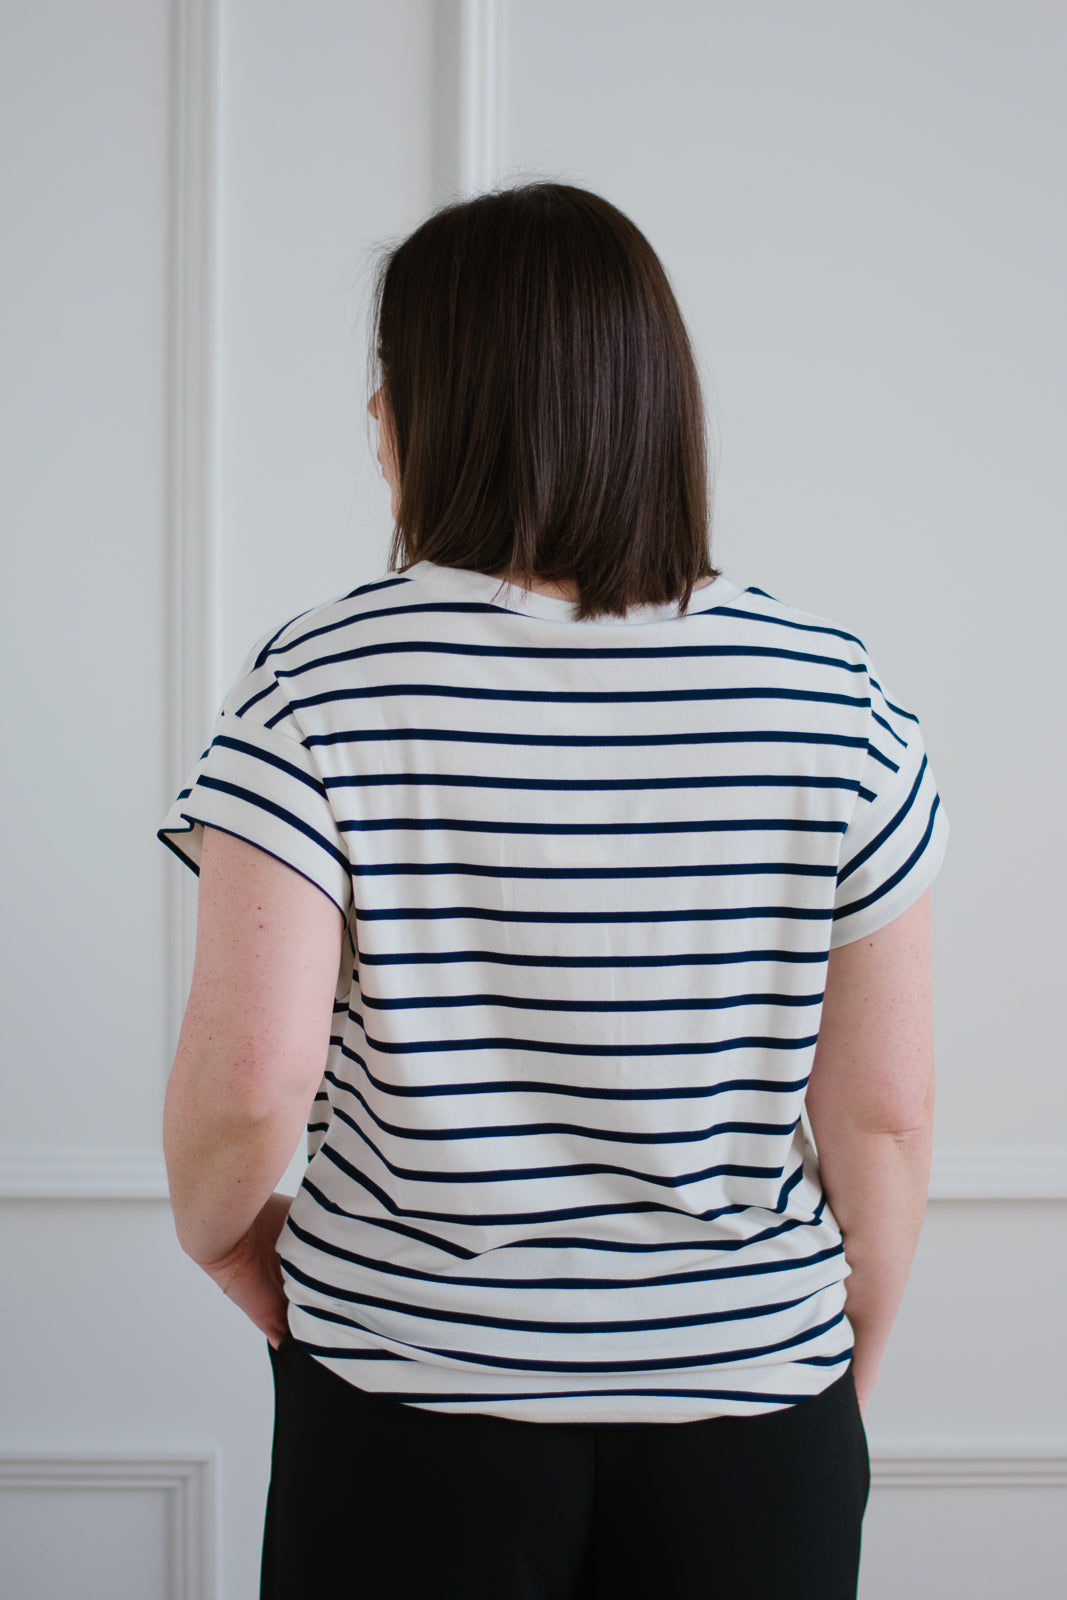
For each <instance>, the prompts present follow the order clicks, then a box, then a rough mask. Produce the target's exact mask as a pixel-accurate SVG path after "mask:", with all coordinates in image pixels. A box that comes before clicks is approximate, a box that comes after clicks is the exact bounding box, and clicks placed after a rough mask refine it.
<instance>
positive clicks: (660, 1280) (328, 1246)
mask: <svg viewBox="0 0 1067 1600" xmlns="http://www.w3.org/2000/svg"><path fill="white" fill-rule="evenodd" d="M287 1227H288V1228H289V1231H290V1232H291V1233H292V1234H293V1235H294V1236H295V1237H296V1238H298V1239H301V1240H303V1242H304V1243H305V1244H307V1245H309V1246H310V1247H311V1248H312V1249H313V1250H316V1251H319V1252H321V1253H322V1254H323V1255H328V1256H334V1257H336V1258H337V1259H338V1260H340V1261H350V1262H352V1264H353V1265H354V1266H358V1267H363V1268H365V1269H366V1270H368V1271H370V1272H380V1273H382V1274H383V1275H384V1276H388V1277H394V1278H406V1279H408V1280H409V1281H412V1282H416V1283H430V1284H433V1285H435V1286H436V1285H439V1284H445V1283H450V1284H457V1285H461V1286H462V1287H463V1288H472V1289H506V1290H510V1289H517V1290H530V1289H565V1290H578V1289H581V1290H586V1289H593V1290H595V1289H624V1290H626V1289H632V1290H639V1289H657V1288H665V1287H667V1286H668V1285H674V1284H686V1283H714V1282H716V1281H718V1280H720V1279H727V1278H748V1277H764V1276H768V1275H771V1274H773V1273H781V1272H802V1271H804V1270H805V1269H807V1268H810V1267H812V1266H815V1265H816V1264H817V1263H818V1262H822V1261H829V1260H832V1259H833V1258H834V1257H835V1256H839V1255H841V1254H843V1250H844V1247H843V1245H836V1246H830V1247H828V1248H827V1249H825V1250H817V1251H814V1252H813V1253H811V1254H810V1255H806V1256H798V1257H797V1258H795V1259H793V1260H790V1259H789V1258H788V1257H787V1258H786V1259H784V1260H780V1261H764V1262H759V1263H744V1264H734V1265H732V1266H728V1267H702V1268H700V1269H699V1270H695V1269H694V1270H692V1271H688V1272H664V1273H656V1274H654V1275H652V1276H650V1277H645V1278H582V1277H557V1278H551V1277H549V1278H513V1277H508V1278H493V1277H477V1276H474V1275H470V1276H468V1275H465V1274H462V1273H458V1274H451V1275H450V1274H448V1273H441V1272H424V1271H420V1270H419V1269H418V1268H417V1267H408V1266H403V1265H401V1264H400V1263H399V1262H395V1261H383V1260H380V1259H379V1258H378V1257H377V1256H368V1255H364V1254H361V1253H360V1252H359V1251H358V1250H347V1249H345V1248H343V1247H342V1246H341V1245H338V1244H334V1243H332V1242H331V1241H329V1240H326V1239H320V1238H318V1237H317V1235H315V1234H313V1233H309V1232H307V1230H306V1229H304V1228H301V1227H299V1226H298V1225H297V1224H296V1223H294V1222H292V1221H290V1222H289V1223H288V1224H287Z"/></svg>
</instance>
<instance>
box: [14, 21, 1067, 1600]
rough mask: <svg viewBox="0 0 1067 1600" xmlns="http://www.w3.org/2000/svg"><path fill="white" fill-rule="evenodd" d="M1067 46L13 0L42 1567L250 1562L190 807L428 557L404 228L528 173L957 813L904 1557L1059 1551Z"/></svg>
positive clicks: (20, 672) (1000, 1588)
mask: <svg viewBox="0 0 1067 1600" xmlns="http://www.w3.org/2000/svg"><path fill="white" fill-rule="evenodd" d="M1065 66H1067V8H1064V7H1063V6H1062V5H1059V4H1056V3H1054V0H900V3H898V4H897V5H896V6H894V7H885V6H883V5H880V4H878V3H877V0H759V3H757V4H747V5H746V4H740V3H738V0H660V3H659V4H657V5H655V6H653V5H650V4H648V3H637V0H566V3H562V0H538V3H537V4H533V3H532V0H495V3H494V0H462V3H461V0H438V3H436V4H433V3H430V0H391V3H390V4H388V5H382V4H380V3H379V4H370V3H368V0H301V3H299V4H298V3H297V0H169V3H168V0H40V3H39V4H37V5H36V6H34V7H33V8H29V7H24V6H21V5H18V4H17V3H16V0H4V3H2V4H0V105H2V107H3V118H4V129H3V131H4V139H3V143H2V155H0V162H2V171H3V216H4V219H5V223H6V240H5V246H6V248H5V263H6V266H7V268H8V284H7V293H6V294H5V295H4V296H3V297H2V300H0V330H2V344H0V348H2V349H3V351H4V356H5V359H4V365H3V381H2V393H3V407H4V412H3V420H4V426H3V429H2V430H0V437H2V449H3V452H4V463H3V472H2V476H0V494H2V496H3V499H2V505H3V518H4V528H5V533H6V535H7V538H6V541H5V542H6V550H7V560H6V571H7V574H8V589H7V593H8V596H9V600H8V605H7V607H6V623H7V626H6V627H5V629H4V631H3V645H4V649H5V652H6V661H5V671H6V682H7V683H8V685H9V690H8V695H7V711H8V719H9V720H8V734H7V747H8V762H7V775H6V794H7V799H8V814H9V816H11V817H13V818H14V819H15V827H16V837H17V841H18V842H17V845H16V847H15V848H14V849H13V850H11V851H10V852H9V858H8V871H7V876H6V887H7V893H6V901H7V909H8V915H7V919H6V938H5V960H4V963H3V972H4V980H5V986H6V987H7V990H8V992H7V995H6V997H5V1002H4V1015H5V1019H7V1027H6V1028H5V1049H4V1053H3V1061H2V1070H0V1094H2V1106H0V1197H2V1203H0V1230H2V1241H3V1242H2V1248H3V1250H4V1256H3V1259H4V1262H5V1282H6V1287H7V1291H8V1298H7V1304H8V1314H7V1316H6V1318H5V1334H6V1341H5V1345H6V1347H5V1357H6V1359H5V1360H4V1362H3V1364H2V1366H0V1551H3V1550H7V1551H8V1552H9V1554H8V1556H7V1557H6V1569H5V1565H4V1563H5V1557H4V1556H3V1555H0V1588H2V1590H3V1593H4V1595H5V1600H52V1597H56V1600H60V1597H63V1600H65V1597H66V1595H67V1594H69V1593H72V1592H80V1593H85V1594H88V1595H93V1594H96V1593H99V1594H101V1595H104V1594H106V1595H107V1596H108V1597H109V1600H157V1597H159V1600H163V1597H164V1596H165V1597H167V1600H179V1597H180V1600H193V1597H197V1600H200V1597H205V1600H216V1597H218V1600H244V1597H245V1596H248V1595H251V1594H253V1593H254V1592H255V1585H256V1570H257V1562H258V1541H259V1533H260V1527H261V1520H262V1506H263V1495H264V1492H265V1484H266V1476H267V1454H268V1450H269V1431H270V1411H269V1373H268V1369H267V1363H266V1356H265V1350H264V1348H263V1346H262V1342H261V1341H260V1340H259V1339H258V1336H257V1335H256V1334H255V1333H254V1332H253V1331H252V1330H251V1329H250V1328H248V1327H247V1325H243V1324H242V1323H241V1322H240V1320H239V1319H238V1318H237V1317H236V1316H235V1314H234V1313H233V1311H232V1308H230V1307H229V1306H228V1304H226V1303H225V1302H223V1301H222V1300H221V1297H219V1296H218V1293H217V1291H216V1290H215V1289H214V1288H213V1286H212V1285H211V1284H210V1283H208V1281H207V1280H206V1279H204V1278H202V1277H201V1276H200V1275H198V1274H197V1273H196V1271H195V1269H194V1268H193V1267H192V1266H191V1264H189V1263H187V1262H186V1261H185V1258H184V1257H182V1256H181V1254H180V1252H179V1250H178V1247H177V1244H176V1243H175V1241H174V1238H173V1232H172V1228H171V1223H170V1218H169V1213H168V1210H167V1206H166V1202H165V1198H164V1196H165V1190H164V1187H163V1179H162V1165H161V1156H160V1148H159V1117H160V1108H161V1104H162V1094H163V1088H164V1084H165V1080H166V1073H167V1070H168V1067H169V1058H170V1054H171V1052H172V1050H173V1044H174V1039H175V1037H176V1026H177V1020H178V1016H179V1014H180V1006H181V1000H182V985H183V983H184V981H185V976H186V974H187V959H188V939H189V928H188V924H189V920H190V914H191V911H192V909H193V905H194V894H193V886H192V880H191V878H190V881H189V882H188V883H186V882H185V881H183V869H182V868H181V867H180V866H179V864H178V863H177V862H175V861H174V860H173V859H172V858H171V857H170V856H169V855H168V854H167V852H165V851H164V850H163V848H162V847H161V846H160V845H159V844H157V843H156V842H155V839H154V831H155V828H156V827H157V826H158V823H159V820H160V819H161V817H162V814H163V812H164V811H165V809H166V806H167V803H168V801H169V799H170V797H171V794H172V792H173V791H174V790H175V789H176V787H177V785H178V783H179V782H180V780H181V777H182V774H183V772H184V770H185V768H187V767H188V766H189V764H190V763H191V761H192V759H193V758H194V757H195V756H196V755H197V754H198V753H199V750H200V748H201V746H202V743H203V742H204V740H205V739H206V736H207V733H208V730H209V727H210V718H211V712H212V708H213V706H214V704H215V702H216V701H217V699H218V698H219V696H220V695H221V692H222V690H223V689H224V687H225V686H226V683H227V682H228V681H229V679H230V678H231V677H232V676H233V674H234V673H235V671H236V669H237V667H238V665H239V662H240V660H241V658H242V657H243V656H244V654H245V652H246V651H247V650H248V648H249V647H250V645H251V644H252V642H253V641H254V640H255V639H256V638H258V637H259V636H260V635H262V634H263V633H265V632H266V631H267V630H268V629H273V628H275V627H277V626H278V624H279V623H281V622H282V621H283V620H284V619H285V618H286V617H288V616H291V615H292V614H294V613H295V612H297V611H300V610H302V609H304V608H305V607H307V606H309V605H312V604H315V603H317V602H318V601H320V600H322V599H325V598H326V597H327V596H330V595H332V594H336V593H340V592H342V591H344V590H347V589H350V588H352V587H354V586H355V585H356V584H358V583H360V582H363V581H366V580H367V579H369V578H373V577H376V576H378V575H380V573H381V572H382V571H383V569H384V561H385V552H386V547H387V544H388V538H389V533H390V525H389V519H388V496H387V493H386V491H385V490H384V488H383V486H382V484H381V482H380V479H379V476H378V469H377V463H376V462H375V461H374V459H373V450H372V449H369V448H368V430H367V425H366V416H365V411H364V406H365V400H366V396H365V393H364V366H365V355H366V352H365V344H364V315H365V296H366V290H367V287H368V284H369V273H370V265H371V261H372V251H373V249H374V247H375V246H377V245H380V244H381V243H383V242H386V241H388V240H390V239H393V238H396V237H398V236H402V235H403V234H404V233H405V232H407V231H408V230H410V228H411V227H412V226H414V225H415V224H416V223H417V222H418V220H419V219H420V218H421V217H422V216H423V215H424V214H425V213H426V211H427V210H428V209H429V208H430V207H431V205H433V204H435V203H437V202H438V201H440V200H441V199H442V198H444V197H445V196H446V195H449V194H451V193H454V192H458V191H459V190H460V189H462V188H465V187H466V188H478V187H484V186H487V185H488V184H490V183H492V182H493V181H499V180H504V181H510V180H512V179H519V178H523V177H526V176H546V177H554V178H559V179H562V180H564V181H569V182H574V183H578V184H581V185H584V186H587V187H590V188H593V189H597V190H599V191H600V192H602V193H604V194H605V195H607V196H608V198H610V199H611V200H613V201H614V202H615V203H616V204H617V205H619V206H621V207H622V209H623V210H625V211H627V212H628V213H629V214H630V215H631V216H633V218H634V220H635V221H636V222H637V223H638V224H639V226H641V227H642V228H643V230H644V231H645V232H646V233H647V234H648V236H649V238H650V239H651V241H652V244H653V245H654V247H655V248H656V249H657V250H658V252H659V253H660V255H661V257H662V258H663V260H664V262H665V264H666V266H667V269H668V271H669V273H670V274H671V277H672V279H673V282H674V284H675V287H676V290H677V292H678V295H679V299H680V301H681V304H682V309H683V312H684V313H685V315H686V317H687V319H688V321H689V324H690V328H691V331H692V333H693V336H694V341H695V343H696V346H697V349H698V353H699V357H700V360H701V365H702V370H703V373H704V376H705V381H706V385H707V392H708V400H709V410H710V413H711V422H712V433H713V454H714V461H715V466H716V486H715V487H716V500H715V535H714V537H715V546H714V548H715V555H716V559H717V561H718V564H719V565H721V566H724V567H725V568H726V569H727V571H728V572H729V573H730V575H731V576H732V577H734V578H736V579H738V580H741V581H744V582H754V583H757V584H759V585H760V586H761V587H763V588H765V589H769V590H770V591H771V592H772V593H776V594H778V595H779V596H781V597H782V598H784V599H787V600H790V601H792V602H793V603H795V604H798V605H801V606H804V607H807V608H808V609H810V610H813V611H817V612H820V613H822V614H825V615H829V616H830V617H832V618H834V619H835V620H837V621H839V622H842V623H843V624H845V625H846V626H848V627H849V628H851V629H853V630H855V631H857V632H859V633H860V635H861V636H862V637H863V638H864V639H865V640H866V642H867V643H868V645H869V646H870V648H871V650H872V652H873V654H874V657H875V659H876V661H877V662H878V664H879V666H880V668H881V671H882V674H883V676H884V677H885V679H886V680H887V681H888V683H889V684H890V685H891V686H892V688H893V690H894V691H895V692H896V693H897V694H898V695H899V696H900V697H901V698H902V700H903V701H904V703H905V704H908V705H909V706H914V707H915V708H916V709H917V710H918V711H919V713H920V715H921V717H922V720H923V724H924V729H925V733H926V738H927V742H928V745H929V748H930V750H931V754H932V760H933V763H934V767H935V770H936V772H937V774H938V778H939V780H940V784H941V787H942V789H943V792H944V796H945V802H946V806H947V809H948V811H949V815H950V817H951V820H952V824H953V839H952V843H951V845H950V850H949V858H948V862H947V864H946V867H945V870H944V872H943V874H942V877H941V879H940V880H939V882H938V885H937V887H936V889H935V917H936V925H937V963H938V981H939V993H938V1042H939V1070H940V1083H941V1087H940V1093H939V1108H938V1137H937V1146H936V1154H935V1187H934V1194H935V1198H934V1200H933V1203H932V1205H931V1209H930V1212H929V1215H928V1220H927V1226H926V1230H925V1234H924V1239H923V1242H922V1244H921V1246H920V1251H919V1256H918V1259H917V1262H916V1267H915V1272H914V1277H913V1282H912V1286H911V1288H910V1289H909V1293H908V1297H907V1300H906V1302H905V1307H904V1310H903V1312H902V1315H901V1319H900V1323H899V1328H898V1332H897V1334H896V1337H895V1341H894V1344H893V1346H892V1348H891V1352H890V1356H889V1358H888V1360H887V1363H886V1368H885V1371H884V1375H883V1379H882V1382H881V1384H880V1386H879V1389H878V1392H877V1394H876V1396H875V1399H874V1402H873V1404H872V1407H871V1413H870V1417H869V1433H870V1438H871V1446H872V1455H873V1458H874V1471H875V1487H874V1491H873V1494H872V1500H871V1508H870V1511H869V1514H868V1521H867V1531H866V1537H865V1557H864V1572H863V1581H862V1585H861V1594H862V1596H863V1600H896V1597H898V1596H899V1595H900V1594H901V1593H902V1592H911V1593H914V1594H916V1595H917V1596H920V1597H925V1596H931V1597H937V1600H941V1597H942V1596H951V1595H954V1594H957V1593H958V1594H963V1593H966V1594H967V1595H968V1596H969V1600H1001V1597H1002V1596H1003V1595H1004V1594H1006V1593H1009V1592H1010V1593H1011V1594H1012V1595H1013V1596H1014V1597H1016V1600H1046V1597H1050V1600H1051V1597H1053V1596H1058V1595H1059V1594H1060V1593H1061V1592H1062V1583H1063V1568H1062V1560H1061V1558H1060V1555H1059V1546H1060V1540H1059V1539H1058V1533H1059V1529H1060V1527H1061V1525H1062V1519H1063V1514H1064V1509H1065V1506H1064V1499H1065V1490H1067V1400H1065V1385H1064V1383H1063V1378H1062V1362H1063V1352H1062V1327H1063V1324H1064V1314H1065V1311H1067V1306H1065V1304H1064V1293H1063V1275H1062V1270H1061V1268H1062V1259H1063V1248H1064V1230H1063V1218H1064V1204H1063V1202H1064V1201H1065V1200H1067V1145H1065V1143H1064V1139H1063V1132H1062V1129H1063V1125H1064V1110H1065V1109H1067V1108H1065V1104H1064V1102H1065V1098H1067V1074H1065V1073H1064V1071H1063V1047H1062V1045H1061V1043H1060V1037H1061V1035H1060V1029H1059V1027H1058V1021H1059V1017H1058V1010H1059V1007H1058V1004H1057V1002H1058V999H1059V976H1060V968H1061V966H1062V957H1063V938H1062V934H1061V932H1060V928H1059V924H1058V918H1057V910H1058V905H1059V903H1060V901H1061V899H1062V896H1063V889H1064V885H1063V868H1062V855H1061V853H1060V851H1059V850H1058V849H1057V844H1058V830H1057V829H1056V820H1058V819H1057V817H1056V813H1057V811H1058V809H1059V804H1058V802H1059V795H1060V793H1061V791H1062V788H1063V785H1064V778H1065V774H1064V751H1063V739H1062V727H1063V716H1062V712H1061V711H1060V708H1059V706H1058V704H1057V703H1056V698H1055V689H1054V685H1055V683H1056V681H1057V678H1056V674H1055V671H1054V665H1055V663H1054V650H1055V649H1056V646H1055V640H1056V639H1057V638H1058V637H1060V635H1061V633H1062V627H1061V625H1060V624H1059V618H1058V615H1056V614H1055V613H1054V607H1056V606H1057V605H1058V601H1059V596H1060V593H1061V592H1062V589H1063V577H1064V571H1063V567H1064V554H1063V547H1064V541H1063V533H1064V510H1065V497H1064V492H1063V487H1062V469H1061V463H1062V450H1063V445H1062V441H1063V439H1064V437H1065V431H1067V430H1065V424H1067V415H1065V412H1067V391H1065V388H1064V384H1063V376H1062V375H1063V372H1064V370H1065V368H1067V330H1065V321H1064V317H1063V308H1062V285H1063V283H1064V282H1065V281H1067V215H1065V210H1064V203H1063V181H1062V158H1063V151H1064V135H1065V126H1064V124H1065V120H1067V116H1065V109H1064V97H1063V94H1062V84H1063V82H1064V68H1065ZM184 876H188V875H187V874H185V875H184Z"/></svg>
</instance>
